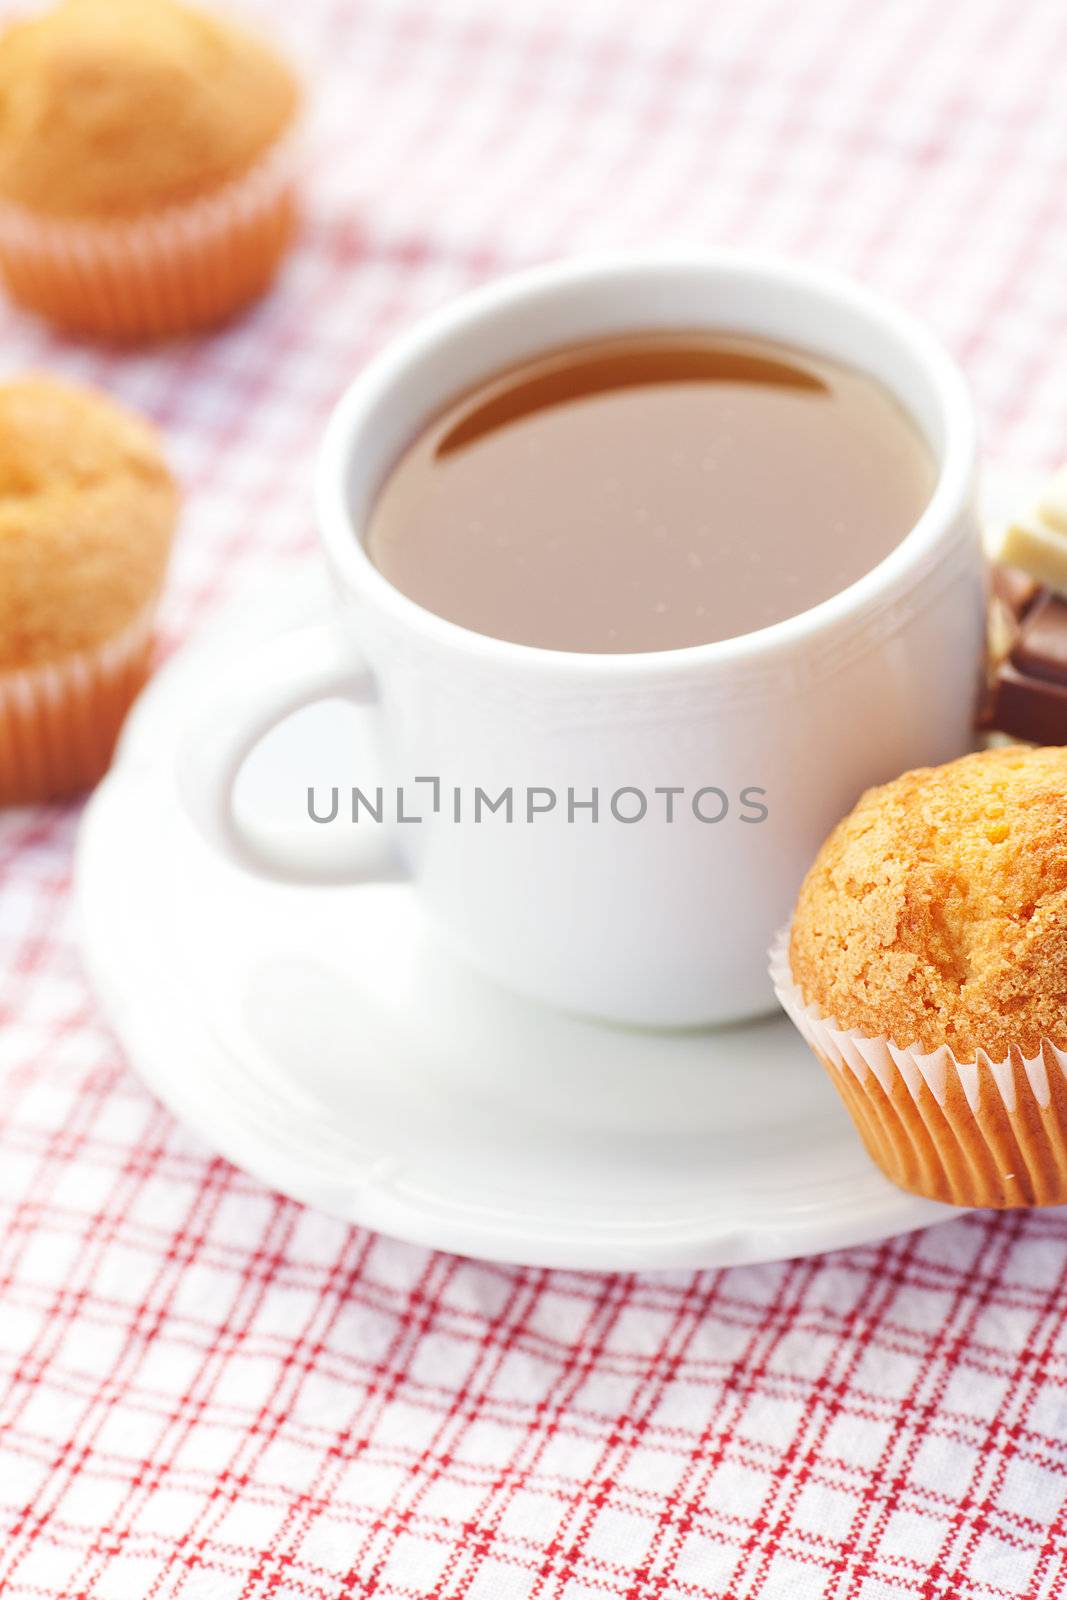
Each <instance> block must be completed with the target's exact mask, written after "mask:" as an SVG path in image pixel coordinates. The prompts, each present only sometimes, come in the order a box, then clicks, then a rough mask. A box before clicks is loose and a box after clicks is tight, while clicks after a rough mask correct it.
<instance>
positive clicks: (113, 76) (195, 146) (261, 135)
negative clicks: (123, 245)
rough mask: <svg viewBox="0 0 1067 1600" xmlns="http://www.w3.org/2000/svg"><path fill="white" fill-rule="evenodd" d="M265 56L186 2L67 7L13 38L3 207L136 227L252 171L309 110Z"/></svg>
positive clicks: (1, 75) (2, 156) (2, 67)
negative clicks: (298, 114)
mask: <svg viewBox="0 0 1067 1600" xmlns="http://www.w3.org/2000/svg"><path fill="white" fill-rule="evenodd" d="M296 103H297V91H296V85H295V82H294V79H293V77H292V74H291V73H290V72H289V70H288V68H287V67H286V66H285V64H284V63H283V62H282V61H281V60H280V59H279V58H278V57H277V56H276V55H275V54H274V53H273V51H272V50H270V49H269V48H268V47H267V46H266V45H263V44H261V43H260V42H259V41H258V40H257V39H255V38H253V37H252V36H251V35H248V34H246V33H244V32H243V31H241V30H240V29H238V28H236V27H233V26H231V25H229V24H227V23H225V22H221V21H217V20H216V19H215V18H213V17H210V16H208V15H206V14H204V13H202V12H200V11H198V10H195V9H194V8H192V7H186V6H183V5H179V4H177V3H175V0H63V3H62V4H60V5H59V6H57V7H56V8H55V9H54V10H51V11H48V12H46V13H44V14H43V15H39V16H33V17H30V18H28V19H27V20H25V21H22V22H17V23H15V24H14V25H13V26H11V27H10V28H8V29H7V31H6V32H5V33H4V35H3V37H2V38H0V196H2V197H3V198H4V199H6V200H8V201H12V202H14V203H16V204H18V205H21V206H24V207H26V208H27V209H29V210H31V211H33V212H34V213H36V214H39V215H44V216H53V217H57V218H58V217H67V218H72V217H77V218H85V219H91V220H96V221H106V220H109V219H110V220H115V219H124V218H128V217H132V216H136V215H138V214H139V213H142V212H144V211H156V210H158V209H159V208H160V207H166V206H170V205H178V204H182V203H184V202H186V201H190V200H194V199H197V198H199V197H200V196H202V195H205V194H210V193H211V192H212V191H214V190H217V189H218V188H220V187H221V186H222V185H224V184H226V183H227V182H228V181H230V180H231V179H234V178H237V177H240V176H241V175H243V174H244V173H245V172H246V171H248V170H249V169H250V168H251V167H252V166H253V165H254V164H255V162H256V161H257V159H258V158H259V157H260V155H261V154H262V153H263V152H264V151H265V150H267V149H268V148H269V147H270V146H271V145H272V143H273V142H274V140H275V139H276V138H277V137H278V136H279V135H280V134H282V133H283V132H284V131H285V129H286V127H287V125H288V124H289V123H290V122H291V121H292V119H293V116H294V114H295V110H296Z"/></svg>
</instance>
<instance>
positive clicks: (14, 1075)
mask: <svg viewBox="0 0 1067 1600" xmlns="http://www.w3.org/2000/svg"><path fill="white" fill-rule="evenodd" d="M260 9H261V11H262V16H263V19H264V20H266V19H268V18H269V19H270V21H271V22H272V23H273V25H274V27H275V30H276V32H278V33H280V34H281V36H282V42H283V43H285V44H287V45H288V47H289V48H291V49H292V50H293V52H294V53H295V55H296V57H297V59H298V60H302V61H303V62H304V63H305V66H306V68H307V71H308V75H309V79H310V81H311V82H312V83H313V85H314V94H313V101H314V116H313V119H312V129H311V142H312V146H313V161H312V173H311V182H310V197H309V200H310V205H309V218H308V223H307V227H306V231H305V234H304V237H303V240H302V243H301V245H300V248H299V250H298V251H297V253H296V255H295V257H294V259H293V261H292V264H291V266H290V267H289V269H288V271H287V273H286V275H285V278H284V281H283V283H282V284H281V286H280V288H279V289H278V290H277V292H276V293H275V294H274V295H273V296H272V297H271V299H270V300H269V302H268V303H266V304H265V305H263V306H262V307H261V308H259V309H258V310H257V311H255V312H254V313H253V314H252V315H250V316H249V317H248V318H247V319H246V320H244V321H243V322H242V323H241V324H240V326H238V327H235V328H234V329H232V330H230V331H227V332H225V333H222V334H220V335H219V336H218V337H216V338H213V339H211V340H208V341H204V342H199V343H193V344H189V345H183V346H180V347H175V348H170V349H163V350H159V351H154V352H150V353H139V354H133V355H128V356H117V355H113V354H108V353H100V352H97V351H90V350H88V349H86V348H83V347H78V346H75V345H72V344H67V343H62V342H59V341H57V340H55V339H53V338H52V337H50V336H49V335H48V334H47V333H45V332H43V331H41V330H39V329H37V328H35V327H34V326H32V325H31V324H30V323H28V322H26V321H22V320H18V319H16V318H15V317H14V316H12V315H10V314H7V313H4V314H3V316H4V320H3V338H4V346H3V353H4V364H5V366H6V367H7V368H8V369H12V370H14V369H18V368H21V367H23V366H25V365H28V364H32V365H38V366H39V365H49V366H52V367H55V368H56V369H58V370H60V371H62V372H65V373H67V374H69V375H71V376H76V377H83V378H89V379H93V380H95V381H97V382H100V383H103V384H105V385H106V386H108V387H109V388H111V389H113V390H114V391H115V392H116V393H117V394H118V395H120V396H121V397H122V398H123V399H125V400H127V401H129V402H131V403H132V404H134V405H136V406H140V407H142V408H144V409H145V410H146V411H148V412H149V413H150V414H152V415H153V416H154V417H156V418H157V419H158V420H159V422H160V423H161V424H162V425H163V427H164V428H165V429H166V432H167V434H168V437H169V440H170V445H171V448H172V453H173V457H174V461H175V464H176V466H177V467H178V469H179V471H180V473H181V476H182V478H183V480H184V483H185V487H186V491H187V511H186V516H185V521H184V528H183V532H182V536H181V541H180V545H179V548H178V551H177V556H176V559H175V563H174V568H173V575H172V581H171V583H170V587H169V590H168V596H167V602H166V607H165V613H164V633H165V638H166V641H167V643H168V645H173V644H174V643H175V642H177V641H178V640H179V639H181V638H182V637H183V636H184V635H185V634H186V633H187V632H188V631H189V630H191V629H192V628H193V627H194V626H195V625H196V624H197V623H198V622H199V621H200V620H201V618H202V617H203V616H204V615H206V613H207V612H208V610H209V609H210V607H211V605H212V604H214V603H215V602H217V601H219V600H220V599H222V598H223V597H226V596H228V595H231V594H233V593H235V592H237V591H240V589H241V587H242V585H244V584H245V583H246V581H247V580H248V579H249V578H250V577H251V576H252V575H254V574H255V573H256V572H257V571H259V569H261V568H262V566H263V565H264V563H271V562H276V561H280V560H282V559H283V558H287V557H291V556H293V555H295V554H297V553H298V552H305V551H307V550H309V548H310V544H311V537H312V534H311V527H310V508H309V500H310V496H309V488H308V484H309V470H310V465H311V459H312V453H313V450H314V446H315V443H316V440H317V438H318V435H319V432H320V429H321V427H322V424H323V421H324V418H325V416H326V413H327V410H328V408H329V406H330V403H331V402H332V400H333V399H334V397H335V396H336V394H337V393H338V391H339V390H340V388H341V387H342V386H343V384H344V383H345V381H346V380H347V379H348V377H349V376H350V375H351V374H352V373H353V372H354V371H355V370H356V368H358V366H359V365H360V363H361V362H362V361H364V360H365V358H366V357H367V355H368V353H369V352H370V351H371V350H372V349H373V348H375V347H376V346H378V345H379V344H380V343H381V342H382V341H383V340H384V339H386V338H387V337H388V336H389V334H390V333H392V332H393V331H394V330H395V329H396V328H397V327H399V326H400V325H401V324H403V323H405V322H406V321H408V320H409V319H410V318H411V317H413V316H414V315H415V314H416V313H417V312H419V311H421V310H423V309H424V308H425V307H427V306H429V305H430V304H431V303H433V302H437V301H440V300H441V299H442V298H443V297H445V296H447V295H451V294H453V293H455V292H456V291H457V290H459V289H461V288H463V287H464V286H465V285H467V284H468V283H470V282H471V281H473V280H475V279H477V278H480V277H483V276H484V275H486V274H487V273H489V272H495V271H498V270H501V269H503V268H506V267H509V266H512V265H514V264H519V263H522V262H525V261H528V260H530V259H533V258H537V257H541V256H545V255H549V254H552V253H556V252H560V251H562V250H569V249H573V248H584V247H591V246H608V245H611V246H616V245H621V246H626V245H650V244H663V243H665V242H668V241H683V240H684V241H686V242H689V243H719V242H729V243H733V244H743V245H747V246H753V247H764V248H768V249H776V250H785V251H788V252H790V253H793V254H795V255H797V256H802V257H805V258H809V259H812V260H820V261H822V262H825V263H829V264H832V265H835V266H839V267H842V268H845V269H847V270H850V271H851V272H853V273H856V274H858V275H859V276H860V277H861V278H863V279H866V280H868V281H870V282H872V283H873V284H875V285H877V286H878V287H879V288H881V289H883V290H885V291H887V292H888V293H889V294H891V295H893V296H895V297H897V298H898V299H900V300H902V301H904V302H905V303H907V304H909V305H911V306H912V307H914V308H915V309H916V310H917V311H918V312H920V313H921V314H922V315H924V316H925V317H926V318H927V319H929V321H930V322H931V323H933V324H934V325H935V326H936V327H937V328H938V329H939V331H940V332H941V334H942V335H943V336H944V338H945V339H946V341H947V342H948V343H949V345H950V346H952V347H953V348H954V349H955V351H956V352H957V354H958V355H959V357H960V358H961V360H962V362H963V364H964V366H965V367H966V369H967V371H968V373H969V375H970V378H971V380H972V382H973V384H974V386H975V389H976V391H977V394H978V398H979V402H980V406H981V411H982V417H983V423H984V427H985V432H986V436H987V441H988V444H989V446H990V447H991V449H992V450H993V451H994V452H995V453H997V454H998V455H1001V456H1010V457H1012V458H1014V459H1016V460H1020V461H1025V462H1031V463H1051V462H1052V461H1053V460H1054V459H1055V458H1056V457H1057V456H1058V455H1060V454H1062V453H1063V450H1064V441H1065V440H1067V381H1065V379H1064V374H1063V373H1062V372H1061V371H1060V368H1059V362H1058V357H1059V354H1060V352H1061V351H1063V352H1064V354H1065V357H1067V339H1065V338H1064V335H1065V332H1067V329H1065V322H1067V295H1065V283H1067V214H1065V213H1067V173H1065V171H1064V160H1063V157H1064V152H1065V148H1067V95H1065V94H1064V92H1063V83H1064V71H1063V61H1064V59H1065V57H1067V10H1065V9H1064V7H1063V6H1062V4H1061V3H1060V0H1024V3H1022V4H1019V3H1015V4H1010V3H1008V0H941V3H940V4H939V5H937V6H932V5H930V4H928V3H927V0H806V3H804V4H795V3H790V0H718V3H717V4H715V5H714V6H711V5H709V4H702V3H701V0H655V3H654V4H649V3H648V0H619V3H617V4H612V5H607V4H603V3H597V0H538V3H537V4H534V0H525V3H512V4H510V5H505V4H503V0H455V3H451V0H450V3H449V4H447V5H445V4H441V3H436V4H435V3H433V0H353V3H352V4H348V3H347V0H302V3H301V4H300V5H299V6H294V7H285V8H283V7H278V6H275V7H272V6H271V5H270V0H261V5H260ZM76 824H77V816H76V814H75V813H74V812H73V811H72V810H69V809H68V810H62V809H52V810H42V811H39V812H33V813H21V814H10V815H8V816H6V817H4V818H3V819H0V886H2V887H0V1024H2V1027H0V1067H2V1073H0V1213H2V1231H0V1593H2V1594H4V1595H10V1596H26V1597H46V1600H47V1597H56V1600H58V1597H60V1596H63V1597H74V1596H78V1597H82V1596H85V1597H88V1596H91V1597H94V1600H142V1597H147V1596H152V1597H160V1600H171V1597H175V1600H176V1597H179V1596H180V1597H181V1600H267V1597H270V1600H327V1597H330V1600H333V1597H338V1600H339V1597H342V1596H362V1595H375V1596H381V1597H389V1600H393V1597H395V1600H416V1597H423V1596H430V1597H433V1600H446V1597H447V1600H605V1597H612V1596H634V1597H639V1600H645V1597H650V1600H651V1597H656V1600H676V1597H677V1600H681V1597H690V1596H721V1597H738V1600H740V1597H754V1596H758V1597H759V1600H781V1597H790V1600H794V1597H796V1600H811V1597H816V1596H820V1597H822V1596H826V1597H833V1600H882V1597H897V1596H900V1597H904V1596H931V1597H932V1596H944V1597H957V1596H972V1595H973V1596H982V1597H985V1596H990V1597H992V1596H1007V1595H1015V1596H1030V1597H1042V1600H1053V1597H1055V1596H1061V1595H1063V1594H1064V1593H1065V1590H1067V1559H1065V1553H1067V1335H1065V1332H1064V1319H1065V1317H1067V1293H1065V1290H1067V1222H1065V1221H1064V1220H1063V1219H1061V1218H1060V1217H1059V1216H1057V1215H1055V1214H1045V1215H1042V1214H1036V1213H1035V1214H1032V1215H1007V1216H1001V1217H995V1216H990V1215H984V1214H975V1215H972V1216H969V1217H967V1218H964V1219H962V1220H959V1221H954V1222H950V1223H947V1224H945V1225H943V1226H941V1227H939V1228H935V1229H932V1230H930V1231H929V1232H927V1233H925V1234H921V1235H917V1236H915V1237H912V1238H908V1239H905V1240H903V1241H900V1242H897V1243H892V1244H888V1245H886V1246H884V1247H883V1248H879V1249H865V1250H857V1251H852V1252H849V1253H846V1254H838V1255H835V1256H829V1257H826V1258H823V1259H820V1260H810V1261H800V1262H792V1263H786V1264H783V1265H778V1266H770V1267H760V1268H753V1269H743V1270H734V1271H730V1272H722V1273H704V1274H697V1275H695V1276H694V1275H676V1276H660V1277H654V1276H650V1277H646V1278H640V1277H632V1276H599V1277H598V1276H592V1275H590V1276H582V1275H572V1274H566V1273H545V1272H535V1271H528V1270H510V1269H507V1268H503V1267H494V1266H483V1265H478V1264H474V1263H470V1262H466V1261H461V1260H457V1259H454V1258H451V1257H447V1256H443V1255H433V1254H429V1253H427V1252H425V1251H423V1250H418V1249H413V1248H409V1247H406V1246H404V1245H401V1244H397V1243H395V1242H391V1241H389V1240H387V1239H383V1238H378V1237H375V1236H373V1235H370V1234H367V1233H364V1232H360V1231H358V1230H355V1229H352V1228H349V1227H345V1226H343V1225H341V1224H339V1223H337V1222H335V1221H333V1220H331V1219H330V1218H329V1217H325V1216H320V1215H316V1214H314V1213H311V1212H308V1211H306V1210H304V1209H302V1208H301V1207H300V1206H298V1205H296V1204H293V1203H291V1202H289V1201H287V1200H284V1199H281V1198H279V1197H278V1196H277V1195H274V1194H271V1193H269V1192H267V1191H265V1190H264V1189H263V1188H261V1187H260V1186H259V1185H257V1184H256V1183H254V1182H253V1181H251V1180H250V1179H248V1178H246V1177H244V1176H243V1175H242V1174H240V1173H238V1172H235V1171H234V1170H233V1169H232V1168H230V1167H229V1166H228V1165H226V1163H224V1162H223V1161H221V1160H219V1159H216V1158H214V1157H213V1156H212V1153H211V1151H210V1150H208V1149H205V1148H204V1147H203V1146H202V1145H200V1144H199V1143H197V1142H196V1140H194V1139H193V1138H192V1137H190V1136H189V1135H188V1134H187V1133H186V1132H184V1131H183V1130H182V1129H181V1128H180V1127H177V1126H175V1125H174V1123H173V1122H172V1121H171V1120H170V1119H169V1117H168V1116H167V1115H165V1114H164V1112H163V1111H162V1110H161V1109H160V1107H159V1106H158V1105H157V1104H156V1103H155V1102H154V1101H153V1100H152V1098H151V1096H150V1095H149V1094H148V1093H147V1092H146V1091H145V1090H144V1089H143V1088H142V1087H141V1085H140V1083H139V1082H138V1080H137V1078H136V1077H135V1076H134V1075H133V1074H132V1073H131V1072H130V1071H129V1070H128V1068H127V1067H126V1065H125V1064H124V1062H123V1060H122V1058H121V1056H120V1055H119V1053H118V1051H117V1049H116V1046H115V1044H114V1041H113V1040H112V1039H111V1038H110V1037H109V1034H108V1031H107V1029H106V1027H105V1026H104V1024H103V1022H102V1020H101V1018H100V1015H99V1013H98V1011H97V1009H96V1007H95V1005H94V1003H93V1000H92V998H91V996H90V995H89V993H88V992H87V990H86V987H85V983H84V981H83V978H82V976H81V973H80V971H79V965H78V960H77V956H76V953H75V944H74V937H73V930H72V927H71V920H70V910H69V902H68V887H69V881H70V859H71V845H72V840H73V837H74V831H75V827H76Z"/></svg>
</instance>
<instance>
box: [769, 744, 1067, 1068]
mask: <svg viewBox="0 0 1067 1600" xmlns="http://www.w3.org/2000/svg"><path fill="white" fill-rule="evenodd" d="M789 955H790V965H791V967H792V971H793V978H794V981H795V982H796V983H797V984H798V985H799V987H800V990H801V993H802V994H803V996H804V1000H805V1001H806V1002H807V1003H808V1004H811V1003H814V1004H815V1005H816V1006H817V1007H818V1008H819V1010H820V1011H821V1012H822V1013H823V1014H824V1015H825V1016H828V1017H830V1018H832V1019H833V1020H834V1021H836V1022H837V1023H838V1024H839V1025H840V1026H841V1027H844V1028H858V1029H859V1030H860V1031H861V1032H862V1033H864V1034H866V1035H868V1036H877V1035H881V1034H885V1035H887V1036H888V1037H889V1039H890V1040H892V1041H893V1043H895V1044H898V1045H901V1046H908V1045H912V1044H917V1045H918V1046H919V1047H920V1048H921V1049H922V1050H934V1049H936V1048H937V1046H938V1045H941V1044H947V1045H949V1046H950V1047H951V1048H952V1050H953V1051H955V1053H956V1055H957V1056H958V1057H959V1059H960V1060H973V1059H974V1052H975V1050H977V1049H983V1050H985V1051H987V1052H988V1054H989V1055H990V1056H991V1057H992V1058H993V1059H994V1060H999V1059H1002V1058H1003V1057H1004V1056H1005V1055H1007V1053H1008V1051H1009V1049H1010V1048H1011V1046H1012V1045H1013V1044H1015V1045H1018V1046H1019V1047H1020V1049H1021V1050H1022V1051H1023V1053H1024V1054H1025V1055H1033V1054H1034V1053H1035V1052H1036V1050H1037V1048H1038V1045H1039V1043H1040V1040H1041V1039H1042V1037H1046V1038H1048V1039H1050V1040H1051V1041H1052V1043H1053V1044H1056V1045H1058V1046H1061V1047H1064V1046H1067V749H1061V748H1058V747H1057V748H1055V749H1039V750H1030V749H1024V748H1022V747H1020V746H1012V747H1010V748H1008V749H1000V750H985V751H981V752H979V753H978V754H977V755H969V756H964V757H962V759H961V760H959V761H953V762H951V763H950V764H949V765H948V766H944V767H925V768H920V769H919V770H918V771H916V772H906V773H905V774H904V775H903V777H900V778H898V779H897V780H896V781H895V782H894V783H887V784H886V785H885V786H884V787H882V788H880V789H869V790H868V791H867V793H866V794H865V795H863V797H862V798H861V800H860V801H859V804H858V805H857V806H856V808H855V810H854V811H852V812H851V813H850V814H849V815H848V816H847V817H845V819H844V821H842V822H840V823H839V824H838V825H837V827H836V828H835V829H834V831H833V833H831V835H830V837H829V838H828V839H827V841H826V843H825V844H824V845H823V847H822V849H821V850H820V851H819V854H818V856H817V857H816V859H815V862H814V864H813V865H812V867H811V870H810V872H809V873H808V875H807V877H806V878H805V880H804V884H803V887H802V888H801V891H800V898H799V900H798V902H797V907H796V911H795V913H794V917H793V926H792V934H791V939H790V947H789Z"/></svg>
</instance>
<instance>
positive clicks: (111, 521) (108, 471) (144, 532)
mask: <svg viewBox="0 0 1067 1600" xmlns="http://www.w3.org/2000/svg"><path fill="white" fill-rule="evenodd" d="M177 508H178V492H177V488H176V485H175V483H174V480H173V478H172V477H171V475H170V473H169V472H168V470H167V467H166V464H165V462H164V460H163V457H162V455H161V453H160V448H159V443H158V441H157V437H156V434H155V432H154V430H153V429H152V428H151V427H149V425H148V424H147V423H145V422H142V421H141V420H140V418H138V417H135V416H133V415H132V414H131V413H130V412H128V411H126V410H124V409H123V408H122V407H120V406H118V405H116V404H114V402H113V401H111V400H108V399H107V398H106V397H105V396H104V395H101V394H98V393H96V392H94V391H93V390H90V389H81V388H75V387H73V386H71V385H68V384H65V383H59V382H56V381H55V380H54V379H52V378H48V377H43V376H37V375H33V376H28V377H25V378H21V379H18V380H16V381H13V382H8V383H3V384H0V804H3V805H17V804H28V803H30V802H32V801H37V800H49V799H56V798H59V797H61V796H64V795H69V794H75V793H77V792H78V791H79V790H82V789H86V788H88V787H89V786H90V785H91V784H93V783H95V782H96V781H97V779H98V778H100V777H101V776H102V775H103V773H104V772H105V771H106V769H107V766H108V763H109V761H110V759H111V753H112V750H113V748H114V745H115V740H116V738H117V737H118V733H119V729H120V728H121V726H122V722H123V718H124V717H125V715H126V712H127V710H128V709H129V706H130V704H131V702H132V701H133V699H134V697H135V695H136V694H137V692H138V690H139V689H140V687H141V685H142V683H143V682H144V680H145V677H146V676H147V673H148V665H149V655H150V649H151V638H152V618H153V613H154V610H155V602H156V598H157V596H158V594H159V590H160V587H161V585H162V582H163V575H164V572H165V569H166V564H167V557H168V554H169V551H170V544H171V537H172V534H173V531H174V524H175V521H176V517H177Z"/></svg>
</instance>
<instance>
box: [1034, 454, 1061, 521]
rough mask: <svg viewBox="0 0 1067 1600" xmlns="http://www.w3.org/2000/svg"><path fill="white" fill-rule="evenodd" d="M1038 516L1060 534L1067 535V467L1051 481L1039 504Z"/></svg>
mask: <svg viewBox="0 0 1067 1600" xmlns="http://www.w3.org/2000/svg"><path fill="white" fill-rule="evenodd" d="M1037 515H1038V517H1039V518H1040V520H1041V521H1042V522H1046V523H1047V524H1048V525H1049V527H1050V528H1055V529H1056V531H1057V532H1058V533H1063V534H1067V467H1061V468H1060V470H1059V471H1058V472H1057V473H1054V474H1053V476H1052V477H1051V478H1050V479H1049V481H1048V483H1047V484H1046V485H1045V488H1044V490H1043V492H1042V495H1041V498H1040V500H1039V501H1038V502H1037Z"/></svg>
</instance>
